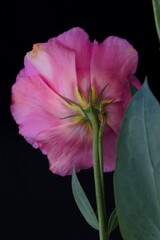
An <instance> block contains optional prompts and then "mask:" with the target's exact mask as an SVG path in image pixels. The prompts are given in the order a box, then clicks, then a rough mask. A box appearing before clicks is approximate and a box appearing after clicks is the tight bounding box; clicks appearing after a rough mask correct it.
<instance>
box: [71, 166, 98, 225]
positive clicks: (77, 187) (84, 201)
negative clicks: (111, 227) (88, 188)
mask: <svg viewBox="0 0 160 240" xmlns="http://www.w3.org/2000/svg"><path fill="white" fill-rule="evenodd" d="M72 192H73V196H74V199H75V201H76V203H77V206H78V208H79V210H80V212H81V213H82V215H83V217H84V218H85V220H86V221H87V223H88V224H89V225H90V226H91V227H93V228H94V229H96V230H99V228H98V220H97V217H96V214H95V212H94V210H93V208H92V206H91V204H90V202H89V200H88V198H87V196H86V194H85V192H84V191H83V188H82V187H81V184H80V182H79V180H78V177H77V175H76V172H75V169H73V173H72Z"/></svg>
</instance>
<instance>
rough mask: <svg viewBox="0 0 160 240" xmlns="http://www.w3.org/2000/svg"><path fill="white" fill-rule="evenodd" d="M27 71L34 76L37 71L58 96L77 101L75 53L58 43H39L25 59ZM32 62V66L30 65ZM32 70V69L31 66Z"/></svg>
mask: <svg viewBox="0 0 160 240" xmlns="http://www.w3.org/2000/svg"><path fill="white" fill-rule="evenodd" d="M25 58H26V59H25V64H26V66H25V67H26V68H27V69H26V71H25V73H26V74H27V73H29V75H30V74H32V71H33V72H34V70H35V69H36V70H37V72H38V74H39V75H40V76H41V77H42V78H43V80H44V81H45V82H46V84H47V85H48V86H49V87H50V88H51V89H53V90H54V91H55V92H56V93H57V94H60V95H62V96H63V97H66V98H71V99H72V100H75V99H76V94H75V91H74V89H76V88H77V76H76V65H75V52H74V51H73V50H71V49H68V48H66V47H64V46H63V45H62V44H61V43H59V42H57V41H52V42H47V43H39V44H35V45H34V46H33V50H32V51H31V52H29V53H27V55H26V57H25ZM28 62H30V63H31V64H29V63H28ZM31 65H33V66H32V69H30V66H31Z"/></svg>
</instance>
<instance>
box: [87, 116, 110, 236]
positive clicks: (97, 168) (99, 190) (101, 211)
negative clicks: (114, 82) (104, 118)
mask: <svg viewBox="0 0 160 240" xmlns="http://www.w3.org/2000/svg"><path fill="white" fill-rule="evenodd" d="M88 118H89V120H90V122H91V125H92V129H93V162H94V163H93V170H94V182H95V194H96V203H97V212H98V222H99V237H100V240H106V235H107V229H106V228H107V222H106V210H105V204H104V203H105V201H104V183H102V180H103V177H102V163H100V159H99V158H101V156H102V153H101V154H99V150H100V151H101V150H102V147H101V146H100V145H101V144H100V143H102V141H99V137H100V136H99V131H100V124H99V120H98V117H97V116H96V114H94V112H91V113H90V114H88ZM101 160H102V158H101Z"/></svg>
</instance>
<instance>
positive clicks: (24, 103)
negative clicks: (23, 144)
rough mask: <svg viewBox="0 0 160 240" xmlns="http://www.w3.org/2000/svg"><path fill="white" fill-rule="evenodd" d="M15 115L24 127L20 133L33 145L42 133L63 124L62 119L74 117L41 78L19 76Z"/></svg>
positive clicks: (15, 89)
mask: <svg viewBox="0 0 160 240" xmlns="http://www.w3.org/2000/svg"><path fill="white" fill-rule="evenodd" d="M11 112H12V115H13V117H14V119H15V120H16V122H17V123H18V124H19V125H20V127H19V133H20V134H22V135H23V136H24V137H25V139H26V140H27V141H28V142H29V143H31V144H33V142H34V138H35V136H36V135H37V134H38V133H40V132H41V131H43V130H45V129H48V128H51V127H55V126H59V125H61V124H63V120H61V119H60V117H65V116H68V115H70V114H72V113H71V112H70V109H69V108H67V107H66V106H65V102H64V100H63V99H61V98H60V97H59V96H58V95H57V94H56V93H55V92H54V91H52V90H51V89H50V88H49V87H48V86H47V85H46V84H45V82H44V81H43V80H42V79H41V78H40V77H38V76H35V77H23V78H22V77H20V76H17V81H16V83H15V84H14V85H13V87H12V105H11ZM65 121H67V122H68V121H69V119H65ZM35 147H36V146H35Z"/></svg>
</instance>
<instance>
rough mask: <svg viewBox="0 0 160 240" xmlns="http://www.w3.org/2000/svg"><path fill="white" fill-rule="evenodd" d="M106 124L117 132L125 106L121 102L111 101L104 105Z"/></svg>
mask: <svg viewBox="0 0 160 240" xmlns="http://www.w3.org/2000/svg"><path fill="white" fill-rule="evenodd" d="M105 110H106V113H107V124H108V125H109V126H110V127H111V128H112V130H113V131H114V132H115V133H116V134H118V133H119V130H120V126H121V122H122V118H123V115H124V111H125V108H124V106H123V104H122V103H121V102H115V103H114V102H113V103H111V104H107V105H106V108H105Z"/></svg>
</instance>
